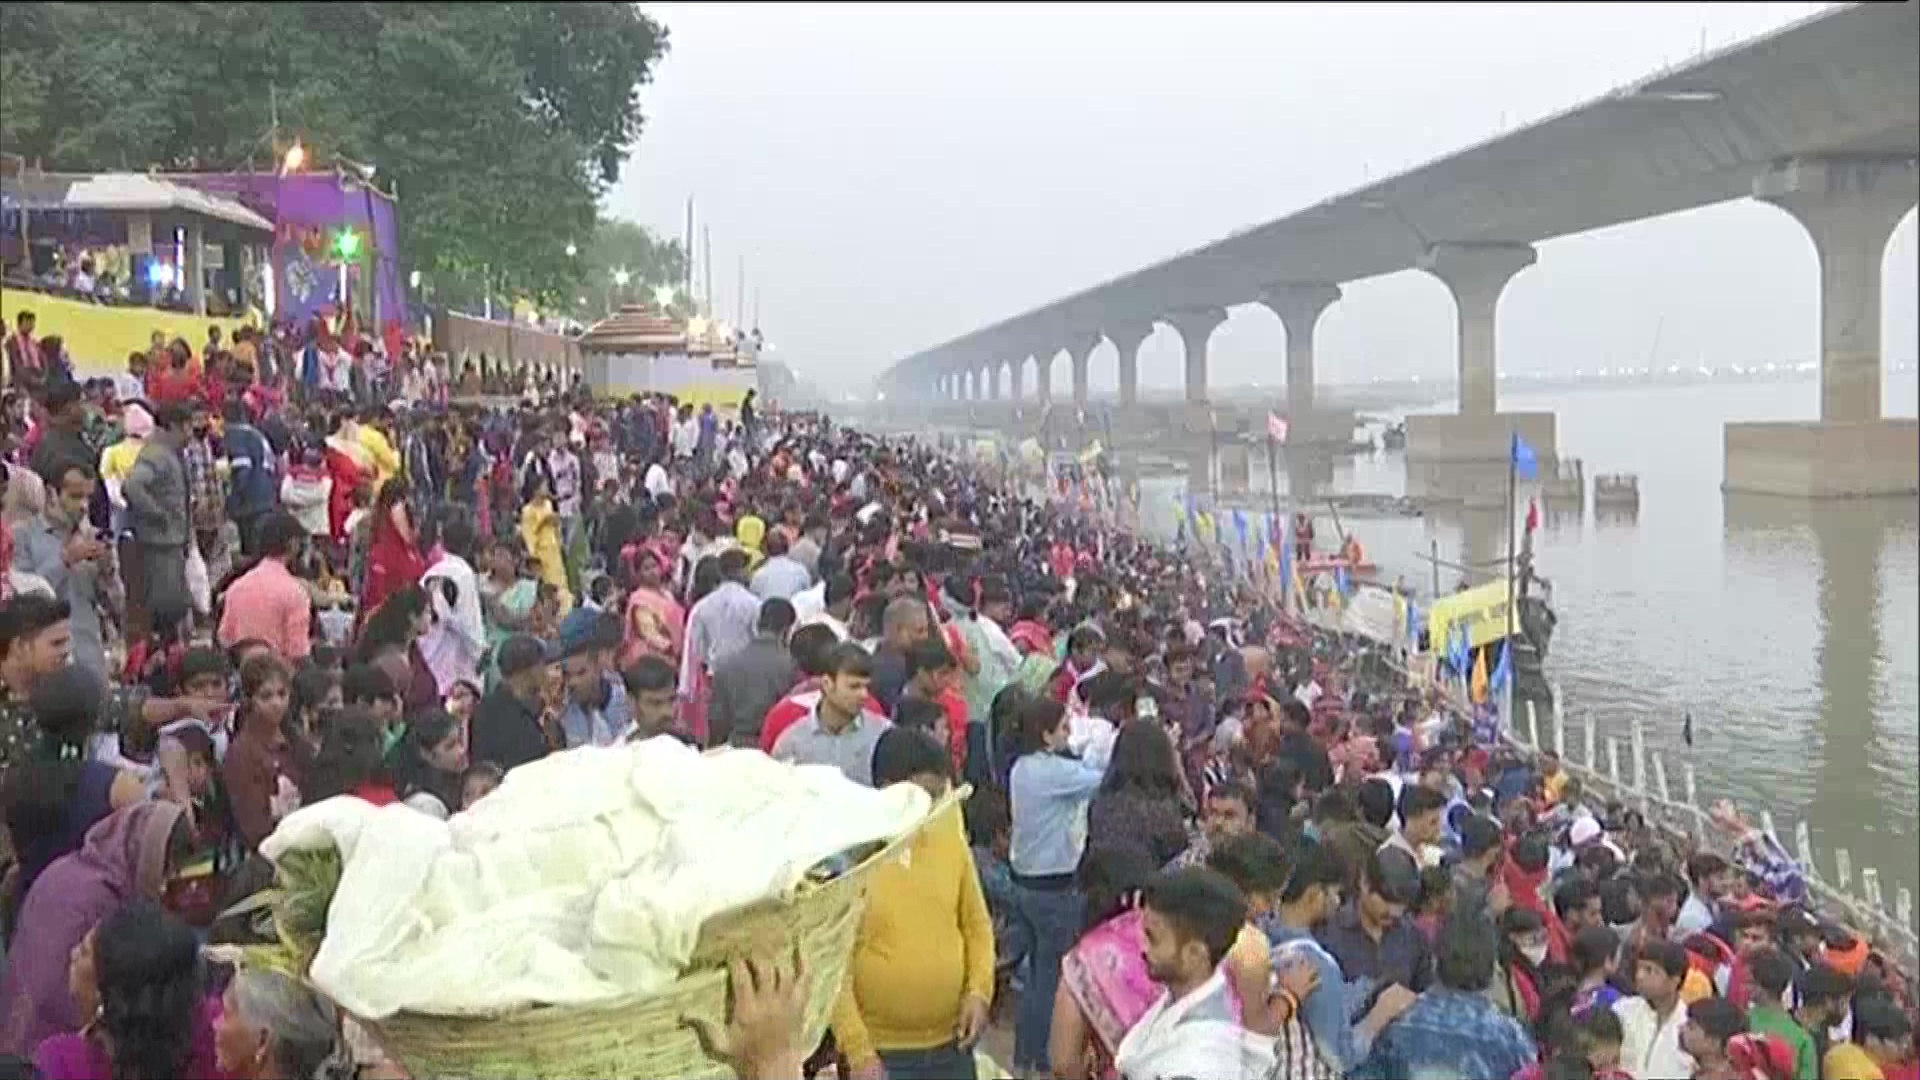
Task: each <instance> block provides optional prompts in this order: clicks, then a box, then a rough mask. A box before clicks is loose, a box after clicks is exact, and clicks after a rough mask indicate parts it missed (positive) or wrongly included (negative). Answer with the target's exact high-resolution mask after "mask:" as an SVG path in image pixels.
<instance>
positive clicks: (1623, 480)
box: [1593, 473, 1640, 510]
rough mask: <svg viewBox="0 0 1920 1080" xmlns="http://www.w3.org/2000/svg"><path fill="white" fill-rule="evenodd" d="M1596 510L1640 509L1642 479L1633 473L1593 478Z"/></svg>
mask: <svg viewBox="0 0 1920 1080" xmlns="http://www.w3.org/2000/svg"><path fill="white" fill-rule="evenodd" d="M1593 508H1594V509H1595V510H1638V509H1640V477H1638V476H1636V475H1635V474H1633V473H1603V474H1601V475H1599V476H1596V477H1594V478H1593Z"/></svg>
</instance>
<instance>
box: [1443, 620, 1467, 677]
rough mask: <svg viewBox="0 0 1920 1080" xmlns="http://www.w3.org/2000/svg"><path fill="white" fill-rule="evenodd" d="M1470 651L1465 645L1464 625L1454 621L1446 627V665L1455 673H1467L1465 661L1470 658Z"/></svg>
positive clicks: (1465, 630) (1465, 632) (1465, 631)
mask: <svg viewBox="0 0 1920 1080" xmlns="http://www.w3.org/2000/svg"><path fill="white" fill-rule="evenodd" d="M1471 651H1472V650H1471V649H1470V648H1469V647H1468V645H1467V628H1466V626H1465V625H1463V624H1461V623H1458V622H1456V623H1453V624H1452V625H1451V626H1449V627H1447V666H1448V667H1451V668H1452V669H1453V673H1454V674H1455V675H1465V674H1466V673H1467V663H1468V661H1469V660H1470V659H1471V657H1469V656H1468V653H1469V652H1471Z"/></svg>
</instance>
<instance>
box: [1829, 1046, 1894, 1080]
mask: <svg viewBox="0 0 1920 1080" xmlns="http://www.w3.org/2000/svg"><path fill="white" fill-rule="evenodd" d="M1820 1075H1821V1076H1823V1077H1825V1078H1826V1080H1886V1074H1885V1073H1883V1072H1881V1071H1880V1066H1879V1064H1878V1063H1876V1062H1875V1061H1874V1060H1873V1058H1872V1057H1870V1056H1869V1055H1868V1054H1867V1052H1866V1051H1865V1050H1862V1049H1860V1046H1859V1044H1858V1043H1850V1042H1843V1043H1834V1044H1833V1048H1832V1049H1830V1050H1828V1051H1827V1057H1826V1060H1825V1061H1822V1062H1821V1063H1820Z"/></svg>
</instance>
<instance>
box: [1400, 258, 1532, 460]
mask: <svg viewBox="0 0 1920 1080" xmlns="http://www.w3.org/2000/svg"><path fill="white" fill-rule="evenodd" d="M1536 257H1537V256H1536V254H1535V252H1534V250H1533V247H1532V246H1531V245H1529V244H1435V245H1433V246H1432V247H1430V248H1428V249H1427V250H1426V252H1425V253H1424V254H1422V255H1421V257H1420V268H1421V269H1422V270H1425V271H1426V272H1428V273H1430V274H1432V275H1433V276H1434V277H1436V278H1439V279H1440V282H1441V284H1443V285H1445V286H1446V287H1447V291H1448V292H1451V293H1452V294H1453V302H1454V306H1455V308H1456V309H1457V314H1456V319H1457V321H1458V324H1459V341H1458V346H1457V347H1458V349H1459V357H1458V361H1457V362H1458V364H1459V373H1460V378H1459V381H1460V406H1459V411H1458V413H1457V414H1456V415H1453V416H1444V415H1442V416H1420V417H1409V418H1408V419H1407V460H1408V461H1410V462H1495V461H1505V460H1507V457H1508V455H1509V453H1510V452H1511V447H1512V442H1513V436H1514V435H1516V434H1517V435H1519V436H1520V437H1521V438H1524V439H1525V440H1526V441H1527V444H1528V445H1529V446H1531V447H1532V448H1533V451H1534V453H1535V454H1536V455H1538V456H1539V457H1541V458H1543V459H1545V458H1551V457H1553V456H1554V454H1555V426H1556V425H1555V422H1554V415H1553V414H1552V413H1550V412H1533V413H1502V412H1499V411H1498V410H1497V407H1496V406H1497V404H1498V402H1497V394H1496V390H1495V387H1496V382H1495V379H1496V378H1497V373H1498V371H1499V351H1498V338H1499V334H1498V328H1497V316H1498V313H1499V309H1500V294H1501V293H1502V292H1504V291H1505V290H1506V287H1507V282H1509V281H1511V280H1513V276H1514V275H1515V274H1517V273H1519V272H1520V271H1522V270H1524V269H1526V268H1527V267H1529V266H1532V265H1533V263H1534V260H1535V258H1536Z"/></svg>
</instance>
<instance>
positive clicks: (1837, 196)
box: [1722, 155, 1920, 498]
mask: <svg viewBox="0 0 1920 1080" xmlns="http://www.w3.org/2000/svg"><path fill="white" fill-rule="evenodd" d="M1753 193H1754V197H1756V198H1758V199H1760V200H1762V201H1763V202H1769V203H1772V204H1773V205H1775V206H1777V207H1779V208H1780V209H1782V210H1785V211H1786V212H1787V213H1789V214H1792V215H1793V217H1794V220H1796V221H1798V222H1800V224H1801V226H1802V227H1804V228H1805V229H1806V230H1807V235H1808V236H1809V237H1810V238H1812V240H1813V251H1814V255H1815V256H1816V258H1817V259H1818V260H1819V265H1820V419H1819V420H1818V421H1815V422H1813V423H1792V422H1787V423H1749V424H1728V425H1727V428H1726V436H1725V438H1726V443H1725V452H1726V453H1725V460H1726V479H1725V482H1724V483H1723V484H1722V487H1723V488H1724V490H1726V491H1729V492H1752V493H1757V494H1766V495H1789V496H1797V497H1800V498H1846V497H1859V496H1896V497H1907V498H1910V497H1912V496H1914V495H1917V494H1920V424H1916V423H1915V422H1914V421H1913V420H1912V419H1891V418H1887V417H1884V416H1883V415H1882V414H1881V403H1880V365H1881V360H1880V266H1881V263H1882V262H1883V261H1884V260H1885V258H1886V252H1887V240H1888V238H1889V237H1891V236H1892V235H1893V230H1894V227H1895V226H1896V225H1898V224H1899V223H1900V219H1901V218H1903V217H1905V216H1906V213H1907V211H1908V210H1909V209H1911V208H1912V207H1913V205H1914V202H1915V200H1916V199H1917V198H1920V177H1917V176H1916V172H1915V159H1914V158H1912V157H1894V156H1883V155H1858V156H1851V155H1845V156H1843V155H1834V156H1828V157H1810V158H1798V159H1795V160H1793V161H1790V162H1787V163H1786V164H1784V165H1782V166H1780V167H1779V168H1777V169H1775V170H1774V171H1772V172H1770V173H1767V174H1766V175H1764V176H1762V177H1760V178H1759V179H1757V180H1755V181H1754V189H1753Z"/></svg>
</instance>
